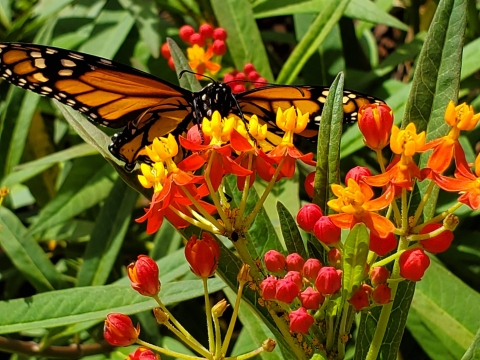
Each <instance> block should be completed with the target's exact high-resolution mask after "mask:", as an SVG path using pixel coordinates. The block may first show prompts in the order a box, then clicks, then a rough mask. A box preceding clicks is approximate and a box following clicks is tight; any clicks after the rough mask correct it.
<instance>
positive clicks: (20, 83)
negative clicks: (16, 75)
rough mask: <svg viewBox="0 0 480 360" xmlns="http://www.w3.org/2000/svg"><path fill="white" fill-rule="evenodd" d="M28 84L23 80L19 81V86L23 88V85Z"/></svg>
mask: <svg viewBox="0 0 480 360" xmlns="http://www.w3.org/2000/svg"><path fill="white" fill-rule="evenodd" d="M26 83H27V80H25V79H21V78H20V79H18V85H20V86H23V85H25V84H26Z"/></svg>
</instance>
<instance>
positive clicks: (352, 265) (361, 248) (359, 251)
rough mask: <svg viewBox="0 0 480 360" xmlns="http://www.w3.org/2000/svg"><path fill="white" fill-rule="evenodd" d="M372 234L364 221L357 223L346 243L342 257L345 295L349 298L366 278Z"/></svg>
mask: <svg viewBox="0 0 480 360" xmlns="http://www.w3.org/2000/svg"><path fill="white" fill-rule="evenodd" d="M369 243H370V235H369V234H368V231H367V227H366V226H365V224H363V223H358V224H356V225H355V226H354V227H353V228H352V229H351V230H350V232H349V234H348V236H347V239H346V240H345V244H344V248H343V250H344V252H343V258H342V269H343V291H344V293H343V296H345V298H346V299H349V298H350V297H351V295H352V293H353V292H354V291H355V290H356V289H358V287H359V286H360V284H361V283H362V281H363V279H364V278H365V264H366V263H367V256H368V247H369Z"/></svg>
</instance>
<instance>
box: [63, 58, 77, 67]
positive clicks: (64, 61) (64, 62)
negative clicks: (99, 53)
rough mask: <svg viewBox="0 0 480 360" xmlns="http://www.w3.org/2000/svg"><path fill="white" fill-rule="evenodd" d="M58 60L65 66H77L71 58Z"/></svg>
mask: <svg viewBox="0 0 480 360" xmlns="http://www.w3.org/2000/svg"><path fill="white" fill-rule="evenodd" d="M60 62H61V63H62V65H63V66H65V67H74V66H77V64H75V63H74V62H73V61H72V60H68V59H62V60H60Z"/></svg>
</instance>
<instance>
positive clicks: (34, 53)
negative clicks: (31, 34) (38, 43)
mask: <svg viewBox="0 0 480 360" xmlns="http://www.w3.org/2000/svg"><path fill="white" fill-rule="evenodd" d="M30 56H31V57H33V58H41V57H42V53H41V52H39V51H32V52H31V53H30Z"/></svg>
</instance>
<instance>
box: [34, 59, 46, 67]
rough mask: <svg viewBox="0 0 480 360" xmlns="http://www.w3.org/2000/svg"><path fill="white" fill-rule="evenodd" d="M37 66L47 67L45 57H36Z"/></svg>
mask: <svg viewBox="0 0 480 360" xmlns="http://www.w3.org/2000/svg"><path fill="white" fill-rule="evenodd" d="M35 67H37V68H39V69H45V68H46V67H47V65H45V59H35Z"/></svg>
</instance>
